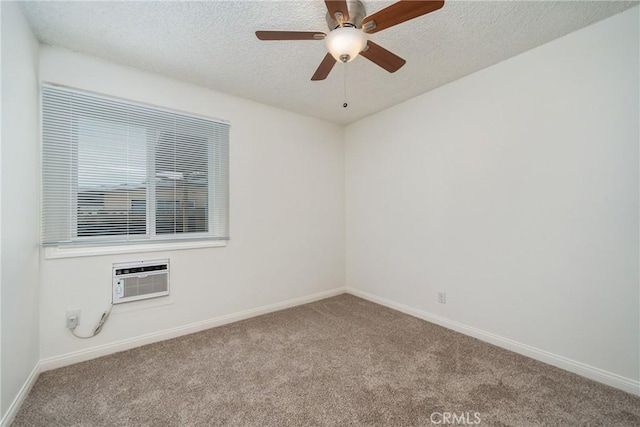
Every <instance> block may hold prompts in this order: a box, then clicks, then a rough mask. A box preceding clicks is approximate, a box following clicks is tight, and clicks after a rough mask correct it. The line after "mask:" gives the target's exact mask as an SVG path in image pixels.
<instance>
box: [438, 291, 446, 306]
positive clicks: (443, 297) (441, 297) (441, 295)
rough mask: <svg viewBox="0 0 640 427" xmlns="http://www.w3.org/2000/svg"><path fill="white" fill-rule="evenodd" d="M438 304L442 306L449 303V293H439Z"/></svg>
mask: <svg viewBox="0 0 640 427" xmlns="http://www.w3.org/2000/svg"><path fill="white" fill-rule="evenodd" d="M438 302H439V303H440V304H446V303H447V293H446V292H438Z"/></svg>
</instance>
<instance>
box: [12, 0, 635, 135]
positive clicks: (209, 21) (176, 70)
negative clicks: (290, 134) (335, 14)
mask: <svg viewBox="0 0 640 427" xmlns="http://www.w3.org/2000/svg"><path fill="white" fill-rule="evenodd" d="M363 3H364V5H365V8H366V11H367V14H371V13H373V12H375V11H377V10H379V9H381V8H383V7H385V6H387V5H389V4H391V3H393V2H388V1H371V0H364V1H363ZM637 4H638V2H637V1H633V2H615V1H602V2H599V1H559V2H550V1H535V2H529V1H526V2H525V1H497V2H494V1H472V2H469V1H448V2H447V3H446V4H445V6H444V7H443V8H442V9H440V10H438V11H436V12H433V13H431V14H428V15H425V16H422V17H419V18H416V19H414V20H412V21H409V22H406V23H404V24H401V25H398V26H395V27H392V28H389V29H386V30H384V31H381V32H379V33H376V34H372V35H371V36H370V39H371V40H373V41H375V42H376V43H377V44H380V45H382V46H383V47H385V48H387V49H388V50H391V51H392V52H394V53H396V54H397V55H399V56H401V57H403V58H404V59H406V60H407V64H406V65H405V66H404V67H403V68H401V69H400V70H399V71H397V72H396V73H394V74H390V73H387V72H386V71H384V70H383V69H382V68H379V67H378V66H376V65H374V64H373V63H372V62H369V61H368V60H367V59H365V58H363V57H358V58H356V59H355V60H354V61H353V62H350V63H349V64H347V65H346V66H344V65H342V64H336V66H335V67H334V69H333V71H332V72H331V74H330V75H329V77H328V78H327V79H326V80H324V81H319V82H312V81H311V80H310V78H311V76H312V75H313V73H314V71H315V69H316V67H317V66H318V64H319V63H320V61H321V60H322V58H323V57H324V55H325V53H326V51H325V47H324V43H323V42H322V41H259V40H258V39H257V38H256V37H255V35H254V32H255V31H256V30H315V31H327V24H326V21H325V13H326V9H325V6H324V2H323V1H321V0H299V1H244V0H242V1H209V2H173V1H153V2H118V1H111V2H96V1H88V2H75V1H73V2H25V3H22V8H23V10H24V12H25V15H26V16H27V19H28V20H29V22H30V23H31V26H32V27H33V30H34V32H35V33H36V36H37V37H38V38H39V40H40V41H41V42H43V43H47V44H51V45H57V46H62V47H66V48H69V49H72V50H75V51H78V52H83V53H86V54H90V55H94V56H97V57H101V58H104V59H107V60H111V61H113V62H116V63H120V64H125V65H128V66H132V67H136V68H139V69H143V70H148V71H152V72H154V73H160V74H163V75H166V76H169V77H173V78H176V79H179V80H183V81H188V82H192V83H195V84H198V85H201V86H206V87H209V88H212V89H215V90H218V91H221V92H226V93H229V94H232V95H237V96H240V97H243V98H247V99H252V100H255V101H258V102H262V103H264V104H269V105H273V106H276V107H280V108H283V109H287V110H291V111H295V112H298V113H302V114H306V115H309V116H314V117H318V118H321V119H326V120H329V121H332V122H335V123H341V124H347V123H351V122H353V121H355V120H358V119H360V118H363V117H365V116H368V115H370V114H373V113H375V112H377V111H380V110H383V109H385V108H388V107H390V106H392V105H394V104H397V103H399V102H401V101H404V100H406V99H409V98H412V97H414V96H416V95H419V94H421V93H424V92H427V91H429V90H431V89H434V88H436V87H438V86H442V85H444V84H446V83H448V82H451V81H453V80H456V79H458V78H460V77H463V76H465V75H468V74H471V73H473V72H475V71H478V70H480V69H482V68H485V67H487V66H489V65H492V64H495V63H497V62H500V61H502V60H504V59H506V58H509V57H511V56H514V55H517V54H518V53H521V52H524V51H526V50H529V49H531V48H533V47H536V46H539V45H541V44H544V43H546V42H548V41H551V40H553V39H556V38H558V37H561V36H563V35H565V34H568V33H570V32H572V31H575V30H577V29H579V28H582V27H585V26H587V25H589V24H591V23H594V22H596V21H599V20H602V19H604V18H606V17H609V16H611V15H614V14H616V13H619V12H621V11H623V10H625V9H627V8H629V7H632V6H634V5H637ZM345 73H346V90H347V100H348V103H349V106H348V108H346V109H345V108H342V103H343V98H344V87H345V80H344V79H345Z"/></svg>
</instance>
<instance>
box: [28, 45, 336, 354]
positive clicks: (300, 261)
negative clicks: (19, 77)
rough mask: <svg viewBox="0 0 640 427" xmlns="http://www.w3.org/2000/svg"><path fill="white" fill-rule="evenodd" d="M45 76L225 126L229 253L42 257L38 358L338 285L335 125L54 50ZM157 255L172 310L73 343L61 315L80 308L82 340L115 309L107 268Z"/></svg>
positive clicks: (130, 309)
mask: <svg viewBox="0 0 640 427" xmlns="http://www.w3.org/2000/svg"><path fill="white" fill-rule="evenodd" d="M40 77H41V79H42V81H50V82H57V83H60V84H64V85H68V86H73V87H76V88H80V89H85V90H90V91H95V92H98V93H103V94H108V95H112V96H117V97H122V98H126V99H131V100H136V101H142V102H146V103H150V104H154V105H159V106H164V107H169V108H173V109H177V110H182V111H188V112H193V113H196V114H200V115H205V116H210V117H216V118H220V119H225V120H229V121H230V122H231V134H230V182H231V184H230V224H231V241H230V242H229V244H228V246H227V247H225V248H208V249H193V250H182V251H172V252H160V253H143V254H128V255H116V256H95V257H85V258H73V259H47V260H43V261H42V292H41V296H40V298H41V336H42V339H41V342H42V357H43V359H44V360H45V361H47V359H49V360H51V358H56V357H59V356H62V355H65V354H68V353H71V352H77V351H81V350H83V349H87V348H90V347H95V346H100V345H110V344H113V343H115V342H117V341H120V340H125V339H129V338H135V337H139V336H142V335H144V334H152V333H156V332H160V331H165V330H168V329H171V328H176V327H181V326H184V325H188V324H193V323H194V322H201V321H206V320H208V319H212V318H216V317H218V316H222V315H227V314H231V313H237V312H239V311H242V310H247V309H251V308H255V307H260V306H264V305H267V304H273V303H278V302H282V301H285V300H289V299H292V298H298V297H303V296H308V295H311V294H315V293H318V292H322V291H327V290H331V289H336V288H343V287H344V278H345V266H344V264H345V261H344V260H345V254H344V250H345V247H344V236H345V234H344V145H343V139H342V136H343V133H342V132H343V130H342V128H341V127H339V126H336V125H333V124H329V123H327V122H323V121H320V120H316V119H311V118H308V117H304V116H301V115H297V114H294V113H290V112H285V111H282V110H278V109H275V108H271V107H267V106H264V105H261V104H257V103H254V102H250V101H246V100H243V99H240V98H236V97H232V96H228V95H224V94H221V93H217V92H214V91H210V90H207V89H204V88H202V87H198V86H194V85H191V84H188V83H183V82H179V81H175V80H171V79H168V78H164V77H160V76H158V75H153V74H150V73H146V72H142V71H138V70H135V69H132V68H127V67H122V66H119V65H116V64H113V63H109V62H105V61H102V60H99V59H96V58H92V57H89V56H85V55H81V54H78V53H73V52H71V51H68V50H64V49H60V48H53V47H46V46H42V48H41V56H40ZM164 257H169V258H170V259H171V269H172V275H171V287H172V296H171V297H170V299H169V301H171V304H164V305H163V302H162V300H160V299H158V300H154V301H147V302H141V303H131V304H125V305H121V306H118V307H116V308H114V310H113V314H112V315H111V317H110V319H109V321H108V323H107V325H106V326H105V328H104V330H103V332H102V334H101V335H99V336H97V337H95V338H93V339H91V340H79V339H76V338H74V337H72V336H71V335H70V333H69V331H68V330H67V329H66V328H65V326H64V323H65V311H66V310H68V309H75V308H79V309H82V317H81V322H82V323H81V325H80V326H79V327H78V331H79V332H80V333H88V332H89V331H90V330H91V329H92V328H93V326H94V325H95V322H96V321H97V318H98V317H99V316H100V314H101V313H102V311H103V310H104V309H105V308H106V307H107V305H108V303H109V302H110V299H111V296H110V295H111V294H110V292H111V264H112V263H114V262H123V261H135V260H140V259H157V258H164ZM158 304H160V305H158ZM140 307H150V308H146V309H142V308H140Z"/></svg>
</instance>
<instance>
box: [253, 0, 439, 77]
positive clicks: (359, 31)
mask: <svg viewBox="0 0 640 427" xmlns="http://www.w3.org/2000/svg"><path fill="white" fill-rule="evenodd" d="M325 4H326V6H327V11H328V12H327V25H328V26H329V34H326V33H323V32H320V31H256V36H257V37H258V38H259V39H260V40H324V41H325V45H326V47H327V51H328V52H329V53H327V55H326V56H325V57H324V59H323V60H322V62H321V63H320V66H319V67H318V69H316V72H315V73H314V74H313V77H311V80H324V79H326V78H327V76H328V75H329V73H330V72H331V69H332V68H333V66H334V65H335V63H336V61H340V62H344V63H346V62H350V61H352V60H353V59H355V57H356V56H358V54H360V55H362V56H364V57H365V58H367V59H368V60H369V61H371V62H373V63H374V64H376V65H378V66H380V67H382V68H384V69H385V70H387V71H388V72H390V73H394V72H396V71H398V70H399V69H400V68H401V67H402V66H403V65H404V64H405V62H406V61H405V60H404V59H402V58H400V57H399V56H398V55H396V54H394V53H391V52H389V51H388V50H387V49H385V48H383V47H382V46H380V45H377V44H376V43H374V42H372V41H371V40H368V39H367V34H373V33H377V32H378V31H382V30H384V29H386V28H389V27H392V26H394V25H397V24H401V23H403V22H405V21H408V20H410V19H413V18H417V17H418V16H422V15H425V14H427V13H430V12H433V11H435V10H438V9H440V8H441V7H442V6H444V1H442V0H441V1H421V0H400V1H398V2H397V3H394V4H392V5H391V6H388V7H386V8H384V9H382V10H379V11H378V12H376V13H374V14H372V15H369V16H366V17H365V10H364V5H363V4H362V2H360V1H355V0H349V1H347V0H325Z"/></svg>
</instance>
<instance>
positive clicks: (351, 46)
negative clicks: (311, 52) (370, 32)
mask: <svg viewBox="0 0 640 427" xmlns="http://www.w3.org/2000/svg"><path fill="white" fill-rule="evenodd" d="M324 43H325V45H326V46H327V50H328V51H329V53H330V54H331V56H333V57H334V58H335V59H336V61H340V62H350V61H353V60H354V59H355V57H356V56H358V54H359V53H360V52H362V49H364V48H365V46H366V45H367V38H366V37H365V35H364V33H363V32H362V31H360V30H359V29H357V28H353V27H340V28H336V29H335V30H333V31H331V32H330V33H329V34H327V37H325V39H324Z"/></svg>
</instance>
